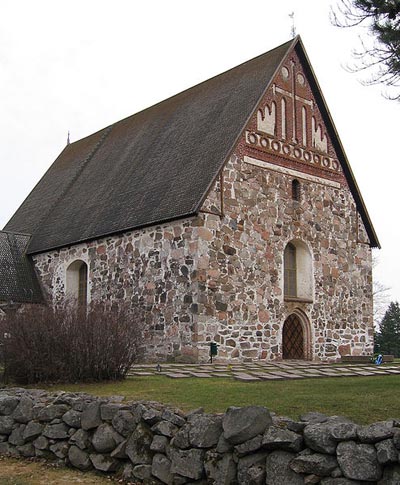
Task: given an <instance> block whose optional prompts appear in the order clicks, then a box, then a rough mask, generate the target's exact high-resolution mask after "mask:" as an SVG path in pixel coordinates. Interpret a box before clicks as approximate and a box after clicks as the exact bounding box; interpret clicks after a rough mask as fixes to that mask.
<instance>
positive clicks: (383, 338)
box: [375, 301, 400, 357]
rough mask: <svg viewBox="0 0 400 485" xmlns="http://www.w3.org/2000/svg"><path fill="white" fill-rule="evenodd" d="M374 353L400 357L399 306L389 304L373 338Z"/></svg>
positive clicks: (393, 303) (392, 303)
mask: <svg viewBox="0 0 400 485" xmlns="http://www.w3.org/2000/svg"><path fill="white" fill-rule="evenodd" d="M375 351H376V352H380V353H381V354H393V355H394V356H395V357H400V306H399V303H398V302H397V301H396V302H393V301H392V302H391V303H390V305H389V307H388V309H387V310H386V313H385V316H384V317H383V319H382V322H381V324H380V329H379V332H378V333H377V334H376V336H375Z"/></svg>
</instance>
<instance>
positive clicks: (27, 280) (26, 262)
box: [0, 231, 42, 303]
mask: <svg viewBox="0 0 400 485" xmlns="http://www.w3.org/2000/svg"><path fill="white" fill-rule="evenodd" d="M29 240H30V236H29V235H26V234H15V233H10V232H5V231H0V303H11V302H14V303H39V302H41V301H42V292H41V290H40V286H39V283H38V280H37V277H36V274H35V271H34V269H33V265H32V262H31V260H30V259H29V256H27V255H26V254H25V250H26V247H27V245H28V243H29Z"/></svg>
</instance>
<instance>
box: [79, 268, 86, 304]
mask: <svg viewBox="0 0 400 485" xmlns="http://www.w3.org/2000/svg"><path fill="white" fill-rule="evenodd" d="M87 282H88V281H87V264H86V263H83V264H81V267H80V268H79V288H78V305H79V306H86V303H87Z"/></svg>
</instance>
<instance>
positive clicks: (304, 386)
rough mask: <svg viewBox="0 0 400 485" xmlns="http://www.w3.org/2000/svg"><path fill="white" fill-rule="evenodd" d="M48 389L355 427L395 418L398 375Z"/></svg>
mask: <svg viewBox="0 0 400 485" xmlns="http://www.w3.org/2000/svg"><path fill="white" fill-rule="evenodd" d="M47 389H48V390H65V391H73V392H88V393H91V394H95V395H99V396H110V395H113V394H114V395H115V394H118V395H123V396H125V397H126V399H128V400H140V399H147V400H154V401H159V402H163V403H168V404H171V405H175V406H177V407H179V408H181V409H183V410H185V411H189V410H191V409H194V408H198V407H204V409H205V410H206V411H208V412H223V411H225V410H226V408H227V407H228V406H246V405H250V404H257V405H262V406H266V407H267V408H268V409H270V410H271V411H274V412H276V413H278V414H280V415H285V416H290V417H292V418H298V417H299V415H301V414H303V413H305V412H308V411H320V412H323V413H326V414H328V415H336V414H340V415H345V416H348V417H349V418H351V419H353V420H354V421H356V422H358V423H371V422H374V421H380V420H385V419H388V418H399V419H400V392H399V390H400V376H379V377H355V378H352V377H346V378H328V379H301V380H300V379H299V380H293V381H289V380H287V381H278V382H267V381H264V382H251V383H244V382H239V381H235V380H233V379H225V378H207V379H201V378H184V379H169V378H167V377H164V376H154V377H150V376H148V377H147V376H146V377H132V378H127V379H126V380H125V381H120V382H112V383H102V384H98V383H96V384H65V385H57V386H51V387H47Z"/></svg>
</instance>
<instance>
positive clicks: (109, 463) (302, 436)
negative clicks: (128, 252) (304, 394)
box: [0, 389, 400, 485]
mask: <svg viewBox="0 0 400 485" xmlns="http://www.w3.org/2000/svg"><path fill="white" fill-rule="evenodd" d="M399 452H400V423H399V422H397V421H395V420H389V421H385V422H380V423H374V424H372V425H369V426H361V425H357V424H355V423H353V422H351V421H350V420H348V419H346V418H343V417H338V416H333V417H328V416H325V415H323V414H320V413H308V414H306V415H304V416H302V417H301V419H300V420H299V421H294V420H291V419H289V418H283V417H279V416H276V415H274V414H272V413H270V412H269V411H268V410H267V409H266V408H264V407H260V406H249V407H246V408H234V407H232V408H229V409H228V410H227V411H226V413H224V414H206V413H204V412H203V411H202V410H201V409H199V410H196V411H193V412H191V413H188V414H184V413H182V412H181V411H179V410H177V409H171V408H169V407H167V406H164V405H162V404H159V403H156V402H122V400H121V398H118V397H114V398H109V399H99V398H96V397H94V396H90V395H87V394H73V393H63V392H58V393H53V394H48V393H46V392H44V391H40V390H25V389H2V390H0V454H8V455H11V456H20V457H26V458H30V457H37V458H44V459H46V460H55V461H57V462H59V463H61V464H67V465H69V466H72V467H75V468H78V469H80V470H82V471H86V470H93V469H94V470H98V471H100V472H104V473H108V474H110V473H112V474H117V475H118V476H120V477H122V478H123V479H124V480H126V481H130V482H135V483H144V484H148V485H150V484H151V485H156V484H168V485H178V484H179V485H184V484H189V483H190V484H198V485H200V484H204V485H205V484H216V485H235V484H236V485H250V484H251V485H264V484H267V485H280V484H282V485H289V484H290V485H300V484H312V483H313V484H318V483H319V484H321V485H350V484H361V483H371V484H374V483H375V484H379V485H395V484H396V485H397V484H398V483H400V464H399Z"/></svg>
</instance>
